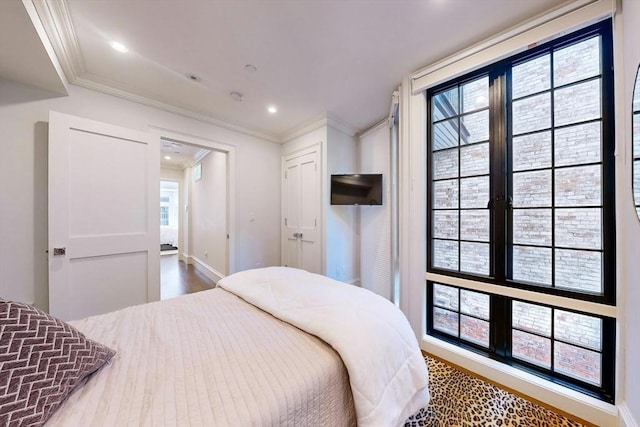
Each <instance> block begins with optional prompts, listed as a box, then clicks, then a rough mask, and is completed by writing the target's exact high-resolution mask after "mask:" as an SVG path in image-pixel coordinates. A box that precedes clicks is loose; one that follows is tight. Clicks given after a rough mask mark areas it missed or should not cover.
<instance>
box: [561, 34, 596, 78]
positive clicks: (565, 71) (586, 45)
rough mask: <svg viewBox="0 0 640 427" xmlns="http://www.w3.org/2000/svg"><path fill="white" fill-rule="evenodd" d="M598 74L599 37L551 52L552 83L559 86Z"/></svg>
mask: <svg viewBox="0 0 640 427" xmlns="http://www.w3.org/2000/svg"><path fill="white" fill-rule="evenodd" d="M599 74H600V37H593V38H590V39H589V40H585V41H582V42H580V43H576V44H573V45H571V46H567V47H565V48H562V49H559V50H557V51H555V52H554V53H553V83H554V84H555V85H556V86H561V85H564V84H567V83H571V82H575V81H578V80H583V79H586V78H589V77H593V76H597V75H599Z"/></svg>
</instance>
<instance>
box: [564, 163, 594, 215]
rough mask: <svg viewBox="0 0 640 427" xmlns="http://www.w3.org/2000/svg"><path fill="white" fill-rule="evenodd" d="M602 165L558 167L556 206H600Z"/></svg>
mask: <svg viewBox="0 0 640 427" xmlns="http://www.w3.org/2000/svg"><path fill="white" fill-rule="evenodd" d="M600 170H601V166H600V165H592V166H579V167H573V168H564V169H556V171H555V173H556V193H555V196H556V202H555V205H556V206H599V205H601V204H602V198H601V194H602V193H601V191H602V179H601V173H600Z"/></svg>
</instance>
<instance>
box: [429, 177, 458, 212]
mask: <svg viewBox="0 0 640 427" xmlns="http://www.w3.org/2000/svg"><path fill="white" fill-rule="evenodd" d="M433 207H434V208H436V209H439V208H440V209H443V208H444V209H446V208H457V207H458V180H457V179H450V180H448V181H437V182H434V183H433Z"/></svg>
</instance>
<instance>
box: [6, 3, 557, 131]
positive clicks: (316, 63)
mask: <svg viewBox="0 0 640 427" xmlns="http://www.w3.org/2000/svg"><path fill="white" fill-rule="evenodd" d="M5 1H6V0H2V3H3V5H4V2H5ZM8 1H11V2H18V0H8ZM24 1H25V3H27V4H28V3H29V2H30V1H32V2H33V5H35V6H36V8H37V10H38V13H39V16H40V19H41V21H42V24H43V25H44V28H45V29H46V30H47V34H48V35H49V39H50V40H51V43H52V44H53V47H54V48H55V50H56V54H57V57H58V59H59V60H60V63H61V64H62V68H63V69H64V71H65V74H66V77H67V79H68V80H69V82H70V83H72V84H77V85H81V86H85V87H90V88H92V89H96V90H100V91H103V92H106V93H112V94H116V95H118V96H123V97H125V98H129V99H132V100H134V101H137V102H142V103H145V104H148V105H153V106H155V107H158V108H162V109H166V110H169V111H174V112H177V113H179V114H184V115H188V116H192V117H196V118H200V119H202V120H206V121H209V122H213V123H218V124H222V125H224V126H227V127H231V128H236V129H238V130H241V131H245V132H247V133H250V134H254V135H258V136H261V137H264V138H266V139H268V140H271V141H275V142H283V141H285V140H286V138H287V135H289V134H291V132H293V131H294V130H296V129H298V128H300V127H302V126H304V125H307V124H309V123H311V122H314V121H317V120H318V119H319V118H322V117H327V116H330V117H333V118H335V119H337V121H338V122H340V123H341V124H343V126H344V128H345V129H350V130H351V131H352V132H354V133H355V132H357V131H361V130H364V129H366V128H367V127H369V126H371V125H372V124H374V123H376V122H377V121H379V120H381V119H382V118H384V117H385V116H386V115H387V114H388V111H389V105H390V101H391V94H392V92H393V91H394V90H395V89H396V88H397V86H398V85H399V84H400V82H401V80H402V78H403V77H405V76H407V75H408V74H410V73H411V72H413V71H415V70H418V69H420V68H422V67H424V66H427V65H429V64H432V63H434V62H437V61H438V60H441V59H443V58H445V57H447V56H449V55H451V54H453V53H455V52H457V51H459V50H461V49H463V48H465V47H468V46H470V45H473V44H475V43H477V42H479V41H481V40H483V39H485V38H487V37H490V36H492V35H495V34H497V33H499V32H502V31H504V30H506V29H508V28H510V27H512V26H514V25H516V24H518V23H520V22H523V21H525V20H528V19H530V18H532V17H534V16H536V15H539V14H541V13H543V12H545V11H547V10H549V9H552V8H555V7H558V6H559V5H562V4H566V3H567V1H565V0H535V1H534V0H528V1H525V0H482V1H479V0H326V1H319V0H296V1H294V0H243V1H238V0H206V1H205V0H137V1H131V0H91V1H89V0H24ZM3 21H4V20H3ZM112 41H118V42H120V43H122V44H124V45H126V46H127V47H128V49H129V51H128V52H127V53H122V52H118V51H116V50H114V49H113V48H112V47H111V46H110V42H112ZM1 54H2V52H1V50H0V55H1ZM0 59H3V58H2V56H0ZM248 64H251V65H253V66H254V67H255V68H256V70H255V71H247V70H246V68H245V66H246V65H248ZM2 71H3V70H2V69H0V72H2ZM189 74H195V75H196V76H198V78H199V81H192V80H191V79H190V78H188V77H187V76H188V75H189ZM233 91H237V92H240V93H242V94H243V96H244V99H243V101H242V102H237V101H235V100H233V99H232V97H231V96H230V93H231V92H233ZM269 105H274V106H276V107H277V109H278V112H277V113H275V114H270V113H268V112H267V106H269Z"/></svg>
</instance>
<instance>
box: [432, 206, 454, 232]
mask: <svg viewBox="0 0 640 427" xmlns="http://www.w3.org/2000/svg"><path fill="white" fill-rule="evenodd" d="M433 237H438V238H441V239H457V238H458V211H457V210H456V211H433Z"/></svg>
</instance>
